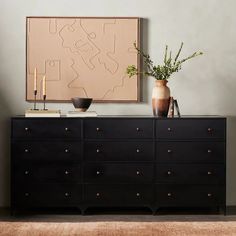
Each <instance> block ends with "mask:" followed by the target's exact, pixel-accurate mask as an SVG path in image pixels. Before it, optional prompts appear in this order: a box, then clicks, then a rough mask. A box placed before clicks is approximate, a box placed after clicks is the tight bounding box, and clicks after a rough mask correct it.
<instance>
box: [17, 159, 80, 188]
mask: <svg viewBox="0 0 236 236" xmlns="http://www.w3.org/2000/svg"><path fill="white" fill-rule="evenodd" d="M13 178H14V181H15V182H16V183H19V184H23V183H26V182H28V183H36V182H37V183H40V182H41V183H60V182H62V183H63V182H68V183H69V182H81V166H80V165H78V164H70V165H69V164H60V165H59V164H58V163H56V164H44V165H43V164H41V163H40V164H30V163H19V164H16V165H14V174H13Z"/></svg>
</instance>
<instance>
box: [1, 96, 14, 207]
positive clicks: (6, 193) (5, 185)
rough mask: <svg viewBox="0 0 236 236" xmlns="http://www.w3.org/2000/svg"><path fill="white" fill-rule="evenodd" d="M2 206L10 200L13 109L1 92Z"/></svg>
mask: <svg viewBox="0 0 236 236" xmlns="http://www.w3.org/2000/svg"><path fill="white" fill-rule="evenodd" d="M0 114H1V115H0V129H1V132H0V173H1V175H0V207H1V206H2V205H3V204H4V205H6V204H8V205H9V201H10V117H11V115H12V111H11V109H10V106H9V104H8V102H7V99H6V98H5V97H4V96H3V93H1V92H0Z"/></svg>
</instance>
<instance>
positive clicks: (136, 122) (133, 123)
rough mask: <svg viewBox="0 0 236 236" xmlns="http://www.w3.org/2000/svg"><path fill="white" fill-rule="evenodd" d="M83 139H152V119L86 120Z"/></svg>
mask: <svg viewBox="0 0 236 236" xmlns="http://www.w3.org/2000/svg"><path fill="white" fill-rule="evenodd" d="M84 129H85V131H84V132H85V133H84V135H85V138H88V139H100V138H101V139H102V138H127V139H128V138H135V139H136V138H137V139H139V138H153V134H154V132H153V120H152V119H132V118H129V119H115V118H114V119H86V120H84Z"/></svg>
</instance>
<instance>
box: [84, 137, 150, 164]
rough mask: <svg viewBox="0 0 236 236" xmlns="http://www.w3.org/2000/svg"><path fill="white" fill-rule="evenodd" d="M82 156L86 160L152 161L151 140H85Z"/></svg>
mask: <svg viewBox="0 0 236 236" xmlns="http://www.w3.org/2000/svg"><path fill="white" fill-rule="evenodd" d="M84 158H85V160H87V161H152V160H154V143H153V142H144V141H142V142H140V141H139V142H137V141H136V142H99V141H96V142H86V143H85V146H84Z"/></svg>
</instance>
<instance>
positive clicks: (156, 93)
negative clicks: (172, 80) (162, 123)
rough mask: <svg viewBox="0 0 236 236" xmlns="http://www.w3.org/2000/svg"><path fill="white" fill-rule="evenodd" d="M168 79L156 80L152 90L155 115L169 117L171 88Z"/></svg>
mask: <svg viewBox="0 0 236 236" xmlns="http://www.w3.org/2000/svg"><path fill="white" fill-rule="evenodd" d="M167 82H168V81H167V80H156V86H155V87H154V88H153V90H152V110H153V115H154V116H159V117H167V115H168V109H169V103H170V89H169V87H168V86H167V85H166V84H167Z"/></svg>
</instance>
